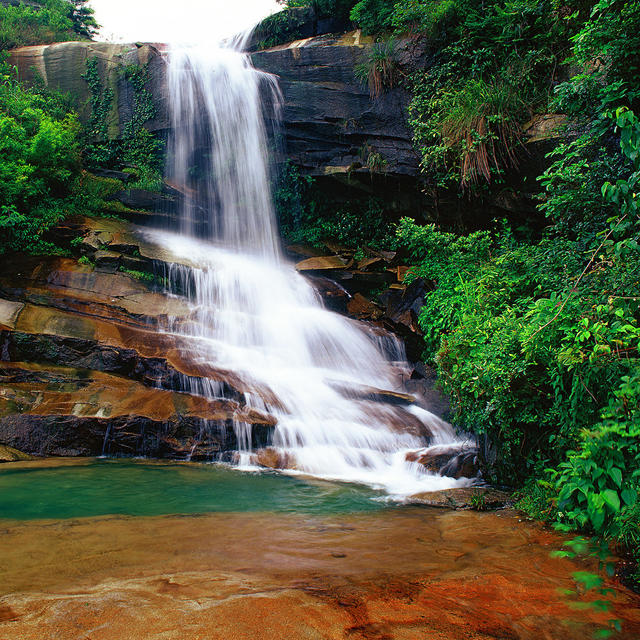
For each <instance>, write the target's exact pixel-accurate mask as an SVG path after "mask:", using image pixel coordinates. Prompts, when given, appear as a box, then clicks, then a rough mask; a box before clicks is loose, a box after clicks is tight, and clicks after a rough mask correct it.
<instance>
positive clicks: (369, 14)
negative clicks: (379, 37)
mask: <svg viewBox="0 0 640 640" xmlns="http://www.w3.org/2000/svg"><path fill="white" fill-rule="evenodd" d="M393 15H394V5H393V2H389V1H388V0H360V2H358V3H357V4H355V5H354V7H353V9H351V13H350V18H351V21H352V22H354V23H355V24H357V25H358V26H359V27H360V28H361V29H362V33H364V35H371V34H374V33H381V32H383V31H390V30H391V29H392V27H393Z"/></svg>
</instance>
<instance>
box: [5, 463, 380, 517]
mask: <svg viewBox="0 0 640 640" xmlns="http://www.w3.org/2000/svg"><path fill="white" fill-rule="evenodd" d="M379 496H380V494H379V493H378V492H375V491H373V490H371V489H368V488H366V487H363V486H359V485H352V484H339V483H330V482H322V481H317V480H306V479H303V478H298V477H291V476H285V475H281V474H277V473H271V472H265V473H246V472H241V471H237V470H235V469H229V468H227V467H224V466H222V465H213V464H211V465H207V464H192V463H182V464H181V463H171V462H150V461H144V460H100V459H98V460H84V461H69V462H68V463H67V464H63V465H60V464H59V463H55V464H54V463H48V462H37V463H29V464H23V465H7V466H4V467H2V466H0V518H9V519H14V520H34V519H65V518H82V517H92V516H103V515H130V516H158V515H171V514H201V513H215V512H229V511H235V512H256V511H269V512H274V513H313V514H333V513H335V514H338V513H355V512H363V511H365V512H366V511H376V510H379V509H383V508H385V503H384V502H381V501H380V500H376V498H377V497H379Z"/></svg>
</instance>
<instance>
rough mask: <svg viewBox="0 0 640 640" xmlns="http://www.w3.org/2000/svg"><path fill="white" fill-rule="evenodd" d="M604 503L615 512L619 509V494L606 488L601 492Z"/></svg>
mask: <svg viewBox="0 0 640 640" xmlns="http://www.w3.org/2000/svg"><path fill="white" fill-rule="evenodd" d="M601 495H602V497H603V499H604V501H605V503H606V504H607V505H608V506H609V507H611V509H613V511H614V512H615V513H618V511H620V496H619V495H618V493H617V491H614V490H613V489H606V490H605V491H603V492H602V493H601Z"/></svg>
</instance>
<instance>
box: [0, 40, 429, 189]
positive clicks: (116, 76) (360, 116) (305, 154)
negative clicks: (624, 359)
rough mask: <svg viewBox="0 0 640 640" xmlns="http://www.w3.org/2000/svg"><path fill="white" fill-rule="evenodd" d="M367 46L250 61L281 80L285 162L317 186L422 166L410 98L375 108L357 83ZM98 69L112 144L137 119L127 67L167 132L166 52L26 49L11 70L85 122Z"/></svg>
mask: <svg viewBox="0 0 640 640" xmlns="http://www.w3.org/2000/svg"><path fill="white" fill-rule="evenodd" d="M371 44H372V42H371V40H368V39H363V38H361V36H360V33H359V32H352V33H348V34H345V35H342V36H319V37H313V38H308V39H306V40H300V41H297V42H293V43H291V44H289V45H286V46H282V47H275V48H273V49H268V50H265V51H260V52H255V53H253V54H252V59H253V63H254V65H255V66H256V67H257V68H259V69H263V70H265V71H267V72H269V73H273V74H275V75H276V76H278V78H279V80H280V86H281V88H282V93H283V97H284V113H283V133H284V152H285V154H286V156H287V157H289V158H290V159H291V160H292V161H293V162H294V163H295V164H297V165H299V166H300V167H302V168H303V170H304V171H306V172H308V173H310V174H312V175H316V176H327V175H335V176H343V177H347V176H352V175H356V174H366V175H369V174H370V173H371V172H372V168H371V166H369V167H368V166H367V165H368V164H369V165H373V164H374V163H372V162H371V158H372V157H375V159H376V162H375V166H374V167H373V173H377V174H379V175H383V176H385V177H386V178H387V179H391V178H394V177H406V176H415V175H416V174H417V167H418V162H417V157H416V155H415V153H414V152H413V149H412V146H411V137H410V133H409V131H408V129H407V126H406V116H405V108H406V104H407V95H406V94H405V92H403V91H402V90H400V89H394V90H392V91H389V92H387V93H385V94H384V95H382V96H380V97H379V98H377V99H375V100H372V99H371V98H370V96H369V91H368V88H367V87H366V86H363V84H362V83H361V82H359V80H358V79H357V78H356V76H355V73H354V68H355V66H356V65H357V64H358V63H359V62H361V61H362V59H363V56H364V55H365V52H366V51H367V48H368V47H370V46H371ZM91 58H96V59H97V61H98V62H97V71H98V74H99V76H100V80H101V84H102V86H103V87H104V88H108V89H111V90H112V91H113V96H114V97H113V100H112V104H111V109H110V112H109V115H108V125H109V127H108V128H109V135H110V136H111V137H112V138H116V137H118V136H119V135H120V134H121V132H122V130H123V128H124V126H125V124H126V123H127V122H128V121H129V120H130V119H131V116H132V113H133V101H134V95H133V89H132V87H131V86H130V83H129V82H128V81H127V80H126V79H125V78H124V77H123V74H122V69H123V68H124V67H126V66H128V65H148V82H147V88H148V89H149V91H150V92H151V93H152V95H153V99H154V103H155V107H156V112H157V113H156V117H155V118H154V119H153V120H152V121H150V122H148V123H147V125H146V126H147V128H148V129H149V130H150V131H154V132H158V133H160V134H164V133H165V132H166V130H167V129H168V126H169V120H168V111H167V84H166V61H165V58H164V57H163V52H162V46H161V45H153V44H144V45H137V44H124V45H123V44H108V43H95V42H66V43H59V44H53V45H46V46H34V47H22V48H20V49H16V50H14V51H12V52H11V57H10V62H11V63H13V64H15V65H16V66H17V68H18V71H19V75H20V78H21V79H23V80H26V81H34V80H35V79H36V78H38V77H40V78H42V79H43V80H44V82H45V83H46V85H47V86H50V87H52V88H54V89H57V90H60V91H62V92H65V93H69V94H71V95H72V96H73V97H74V99H75V100H76V104H77V107H78V109H79V111H80V115H81V117H82V118H83V119H84V120H85V121H86V120H87V119H88V118H89V117H90V116H91V105H90V99H91V92H90V90H89V86H88V84H87V81H86V79H85V78H84V77H83V76H85V74H86V71H87V61H88V60H90V59H91Z"/></svg>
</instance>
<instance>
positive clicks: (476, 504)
mask: <svg viewBox="0 0 640 640" xmlns="http://www.w3.org/2000/svg"><path fill="white" fill-rule="evenodd" d="M470 504H471V508H472V509H473V510H474V511H486V510H487V501H486V500H485V497H484V494H483V493H474V494H473V495H472V496H471V500H470Z"/></svg>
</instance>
